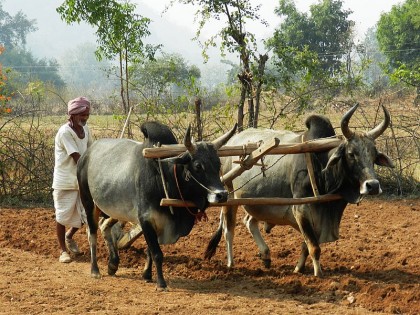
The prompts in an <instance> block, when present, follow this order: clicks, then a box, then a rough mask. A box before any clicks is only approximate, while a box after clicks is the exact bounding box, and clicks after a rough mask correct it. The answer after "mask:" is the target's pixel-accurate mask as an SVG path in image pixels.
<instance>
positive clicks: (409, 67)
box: [377, 0, 420, 100]
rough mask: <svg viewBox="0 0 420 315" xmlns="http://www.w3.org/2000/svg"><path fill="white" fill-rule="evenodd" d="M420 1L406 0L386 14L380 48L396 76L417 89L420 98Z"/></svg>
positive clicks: (380, 27) (381, 24)
mask: <svg viewBox="0 0 420 315" xmlns="http://www.w3.org/2000/svg"><path fill="white" fill-rule="evenodd" d="M419 12H420V2H419V1H418V0H406V1H405V2H404V3H402V4H398V5H394V6H393V7H392V9H391V11H390V12H389V13H383V14H382V15H381V17H380V19H379V22H378V31H377V37H378V42H379V47H380V48H381V50H382V52H383V53H384V54H385V55H386V57H387V59H388V66H389V68H388V71H389V72H390V73H392V75H393V77H394V78H396V79H398V80H400V81H402V82H404V83H406V84H408V85H411V86H414V87H416V88H417V100H418V99H419V98H420V54H419V50H420V46H419V43H420V14H419Z"/></svg>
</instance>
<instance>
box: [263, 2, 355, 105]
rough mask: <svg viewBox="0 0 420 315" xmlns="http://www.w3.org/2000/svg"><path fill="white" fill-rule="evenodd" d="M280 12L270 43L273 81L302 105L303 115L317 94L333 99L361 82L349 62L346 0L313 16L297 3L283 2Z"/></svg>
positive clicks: (313, 10) (322, 6)
mask: <svg viewBox="0 0 420 315" xmlns="http://www.w3.org/2000/svg"><path fill="white" fill-rule="evenodd" d="M275 12H276V13H277V15H278V16H279V17H281V18H282V23H281V24H280V25H279V27H278V28H277V29H276V30H275V32H274V35H273V37H271V38H270V39H268V40H267V47H268V48H270V49H272V51H273V54H274V58H273V64H274V65H275V67H276V70H277V72H276V73H275V74H274V77H275V78H276V80H274V81H273V82H274V83H275V84H277V86H278V88H281V89H282V90H284V91H285V92H286V93H287V94H288V95H289V96H290V97H291V98H292V99H294V100H296V101H297V104H298V107H297V109H298V110H299V111H300V110H302V109H303V108H305V107H306V106H307V105H308V103H309V100H310V99H311V98H313V97H315V96H316V95H319V96H322V97H323V98H326V99H330V98H331V97H333V96H334V95H335V94H336V93H337V91H338V90H339V88H341V87H343V86H346V85H347V84H348V83H352V84H353V85H354V84H355V83H356V82H357V81H356V78H354V76H353V75H352V72H351V63H350V58H349V54H350V50H351V48H352V47H353V42H352V26H353V22H352V21H350V20H348V16H349V15H350V14H351V11H350V10H343V8H342V1H341V0H323V1H320V2H319V3H317V4H314V5H311V6H310V10H309V13H304V12H303V13H302V12H299V11H298V10H297V8H296V6H295V4H294V2H293V1H292V0H280V1H279V6H278V7H277V8H276V11H275ZM346 60H347V62H346ZM352 87H354V86H352ZM327 92H329V93H327Z"/></svg>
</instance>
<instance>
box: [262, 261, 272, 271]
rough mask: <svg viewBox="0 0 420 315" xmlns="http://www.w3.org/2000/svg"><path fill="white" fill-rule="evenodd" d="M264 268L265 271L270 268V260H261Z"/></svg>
mask: <svg viewBox="0 0 420 315" xmlns="http://www.w3.org/2000/svg"><path fill="white" fill-rule="evenodd" d="M262 261H263V263H264V267H265V268H267V269H270V268H271V259H263V260H262Z"/></svg>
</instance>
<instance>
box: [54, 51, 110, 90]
mask: <svg viewBox="0 0 420 315" xmlns="http://www.w3.org/2000/svg"><path fill="white" fill-rule="evenodd" d="M95 51H96V46H95V44H94V43H83V44H80V45H78V46H76V47H74V48H73V49H69V50H67V51H66V53H65V54H64V55H63V56H62V58H60V60H59V62H60V75H61V76H62V78H63V80H64V81H65V82H66V84H67V86H72V87H74V88H75V89H77V90H81V93H82V94H84V93H85V92H86V91H89V90H90V91H92V90H94V91H95V92H96V93H101V92H109V91H111V90H114V89H115V88H118V84H116V83H115V77H112V78H110V77H108V74H109V75H110V73H109V71H110V69H111V67H112V65H111V63H110V62H109V61H108V60H102V61H98V59H97V58H96V57H95ZM83 91H85V92H83Z"/></svg>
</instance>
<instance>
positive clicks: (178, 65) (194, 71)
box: [130, 53, 201, 100]
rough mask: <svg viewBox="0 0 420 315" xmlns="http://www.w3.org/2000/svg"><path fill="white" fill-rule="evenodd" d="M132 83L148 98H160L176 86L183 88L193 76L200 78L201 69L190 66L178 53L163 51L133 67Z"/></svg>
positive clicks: (131, 70)
mask: <svg viewBox="0 0 420 315" xmlns="http://www.w3.org/2000/svg"><path fill="white" fill-rule="evenodd" d="M130 72H131V73H132V83H133V86H135V88H136V90H139V91H141V94H142V95H143V96H144V97H146V98H147V99H154V100H158V99H160V98H163V96H164V94H166V93H169V92H170V88H171V87H173V86H176V87H178V88H183V87H184V86H186V85H187V84H189V82H190V80H191V78H195V79H199V78H200V76H201V75H200V69H199V68H198V67H196V66H194V65H192V66H190V65H188V64H187V62H186V61H185V60H184V59H183V58H182V56H180V55H178V54H167V53H163V55H162V56H161V57H157V58H156V60H149V61H146V62H144V63H142V64H136V65H134V66H133V67H132V68H131V69H130Z"/></svg>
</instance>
